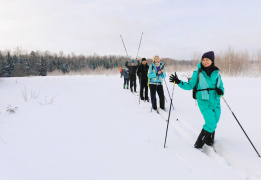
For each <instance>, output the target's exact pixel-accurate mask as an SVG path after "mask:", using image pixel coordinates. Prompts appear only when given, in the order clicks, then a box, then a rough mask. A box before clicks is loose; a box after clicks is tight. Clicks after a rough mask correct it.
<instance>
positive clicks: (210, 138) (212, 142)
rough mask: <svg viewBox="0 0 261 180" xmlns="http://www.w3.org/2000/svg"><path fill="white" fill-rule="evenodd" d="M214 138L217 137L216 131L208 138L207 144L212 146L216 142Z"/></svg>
mask: <svg viewBox="0 0 261 180" xmlns="http://www.w3.org/2000/svg"><path fill="white" fill-rule="evenodd" d="M214 139H215V131H214V132H213V133H211V134H210V135H209V136H208V138H207V140H206V144H207V145H209V146H212V145H213V144H214Z"/></svg>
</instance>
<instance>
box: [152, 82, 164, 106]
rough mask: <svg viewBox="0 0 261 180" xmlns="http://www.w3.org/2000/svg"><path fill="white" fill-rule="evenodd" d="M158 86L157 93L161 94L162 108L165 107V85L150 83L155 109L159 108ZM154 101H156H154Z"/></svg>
mask: <svg viewBox="0 0 261 180" xmlns="http://www.w3.org/2000/svg"><path fill="white" fill-rule="evenodd" d="M156 88H157V93H158V95H159V99H160V108H161V109H165V99H164V91H163V86H162V85H158V87H157V85H155V84H150V97H151V103H152V104H153V109H155V110H156V109H157V98H156V94H155V92H156ZM154 96H155V98H154ZM153 101H154V103H153Z"/></svg>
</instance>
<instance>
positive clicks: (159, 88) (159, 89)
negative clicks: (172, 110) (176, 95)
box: [157, 85, 165, 109]
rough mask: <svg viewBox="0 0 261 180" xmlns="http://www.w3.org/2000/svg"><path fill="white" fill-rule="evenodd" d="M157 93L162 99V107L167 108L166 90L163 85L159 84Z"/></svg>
mask: <svg viewBox="0 0 261 180" xmlns="http://www.w3.org/2000/svg"><path fill="white" fill-rule="evenodd" d="M157 93H158V95H159V99H160V108H161V109H165V99H164V98H165V97H164V90H163V86H162V85H158V88H157Z"/></svg>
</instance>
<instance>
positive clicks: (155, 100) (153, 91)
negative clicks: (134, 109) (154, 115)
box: [150, 84, 157, 110]
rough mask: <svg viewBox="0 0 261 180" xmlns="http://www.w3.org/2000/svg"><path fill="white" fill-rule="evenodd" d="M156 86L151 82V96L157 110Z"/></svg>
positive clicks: (153, 105)
mask: <svg viewBox="0 0 261 180" xmlns="http://www.w3.org/2000/svg"><path fill="white" fill-rule="evenodd" d="M156 87H157V85H154V84H150V98H151V103H152V107H153V109H154V110H157V98H156V93H155V92H156Z"/></svg>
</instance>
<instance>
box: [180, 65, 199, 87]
mask: <svg viewBox="0 0 261 180" xmlns="http://www.w3.org/2000/svg"><path fill="white" fill-rule="evenodd" d="M197 79H198V70H195V71H194V72H193V75H192V77H191V79H190V80H189V82H184V81H182V80H180V83H179V84H178V85H179V87H180V88H182V89H184V90H191V89H193V88H194V87H195V85H196V83H197Z"/></svg>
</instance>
